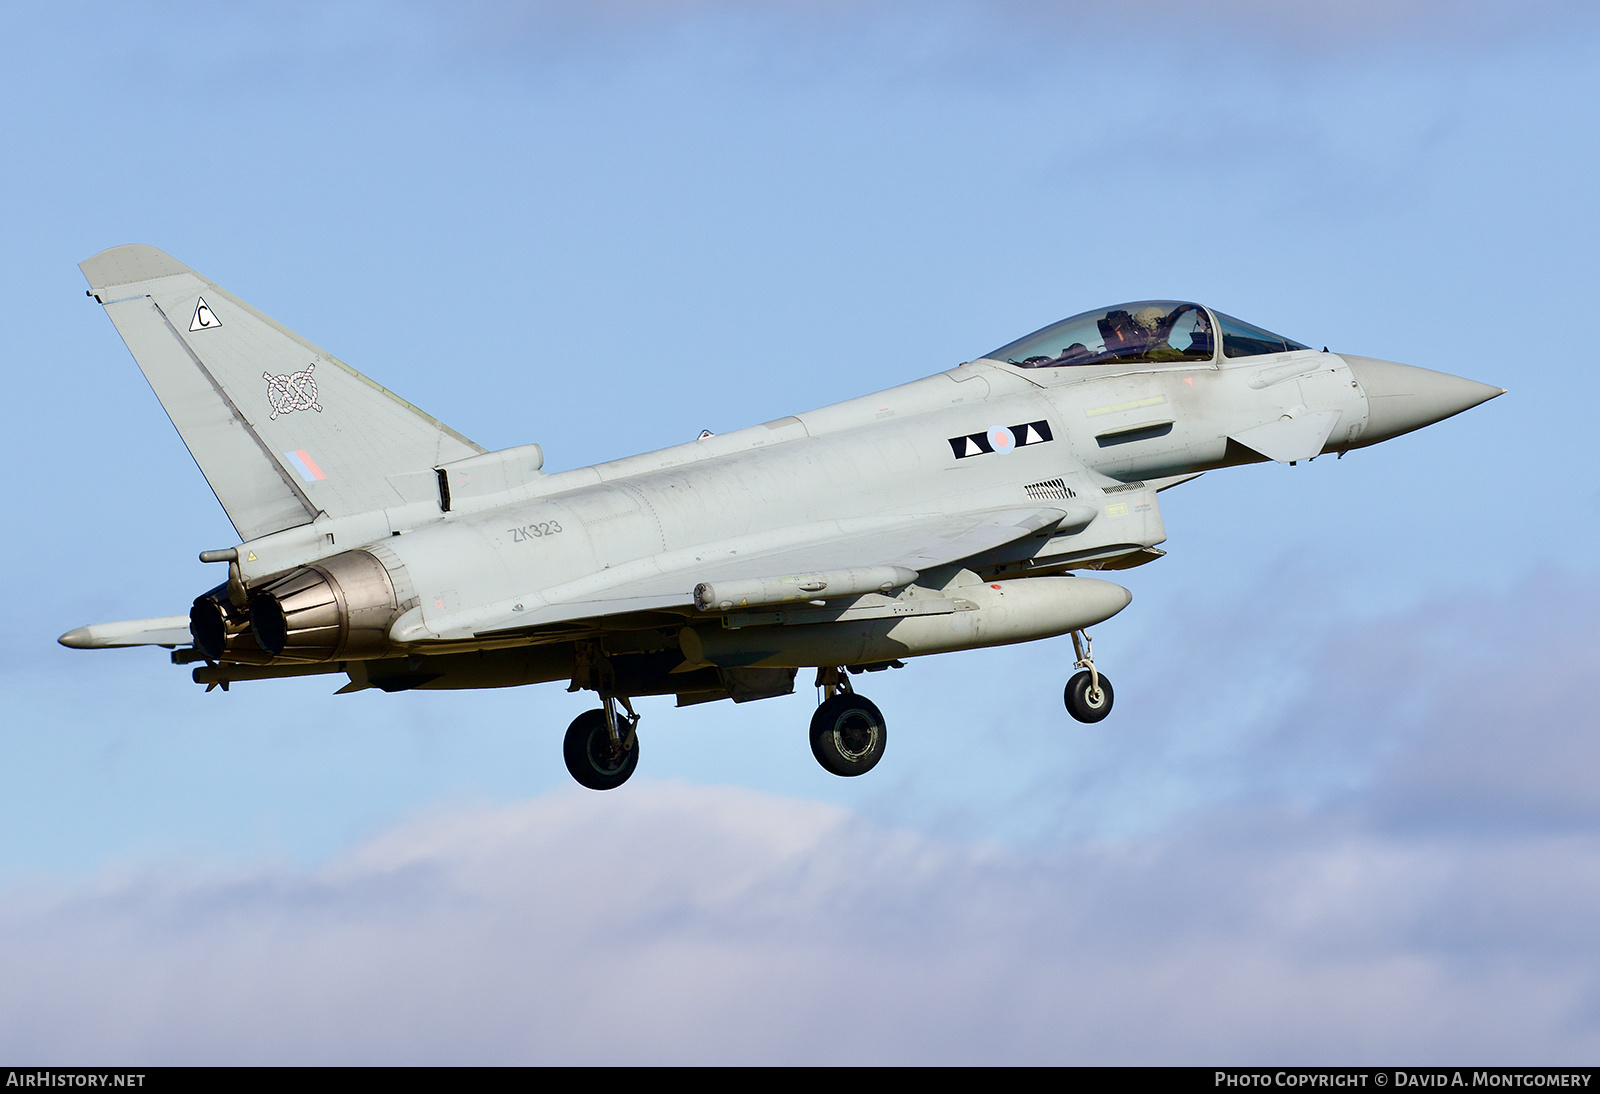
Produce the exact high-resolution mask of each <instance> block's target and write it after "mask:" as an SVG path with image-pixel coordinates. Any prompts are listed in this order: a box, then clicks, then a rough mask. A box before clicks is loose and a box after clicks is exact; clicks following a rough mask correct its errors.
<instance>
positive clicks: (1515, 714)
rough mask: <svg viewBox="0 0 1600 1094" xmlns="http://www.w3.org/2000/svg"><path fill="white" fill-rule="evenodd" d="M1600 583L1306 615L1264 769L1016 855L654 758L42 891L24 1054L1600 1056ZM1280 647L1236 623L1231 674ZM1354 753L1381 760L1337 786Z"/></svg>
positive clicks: (1220, 761) (1086, 778)
mask: <svg viewBox="0 0 1600 1094" xmlns="http://www.w3.org/2000/svg"><path fill="white" fill-rule="evenodd" d="M1597 604H1600V592H1597V590H1596V589H1595V588H1594V587H1593V586H1592V584H1586V583H1583V582H1579V581H1576V580H1573V579H1571V578H1566V577H1562V576H1561V575H1548V574H1547V575H1543V576H1542V577H1539V578H1535V579H1531V580H1529V581H1527V582H1525V583H1522V584H1521V585H1519V586H1516V587H1513V588H1512V589H1511V590H1510V591H1509V592H1508V593H1507V594H1506V595H1504V596H1500V597H1486V596H1457V597H1454V598H1450V599H1448V600H1439V601H1434V602H1429V603H1427V604H1424V605H1422V606H1421V607H1419V608H1417V609H1415V610H1413V611H1409V612H1406V613H1403V614H1400V615H1397V616H1395V617H1392V618H1388V619H1379V620H1376V621H1368V622H1366V623H1362V624H1357V623H1354V622H1351V621H1349V620H1345V621H1343V622H1339V621H1337V620H1334V621H1330V622H1328V623H1325V624H1323V625H1321V626H1319V627H1318V628H1316V630H1315V631H1314V632H1307V633H1305V634H1303V635H1302V636H1301V638H1302V641H1301V642H1300V643H1299V645H1298V646H1297V647H1296V648H1297V649H1298V650H1300V651H1301V652H1300V654H1299V657H1300V660H1298V661H1297V660H1296V658H1295V657H1294V656H1288V657H1284V656H1280V657H1279V658H1278V659H1277V660H1275V661H1271V662H1270V663H1269V667H1270V668H1271V669H1272V671H1276V672H1284V671H1290V672H1291V675H1293V677H1294V679H1295V680H1297V681H1298V682H1297V683H1296V684H1295V685H1294V686H1292V687H1290V688H1288V689H1286V690H1285V691H1284V693H1283V694H1282V695H1281V696H1279V697H1277V698H1276V699H1275V700H1274V702H1273V703H1270V704H1268V705H1267V706H1266V707H1264V708H1263V710H1262V711H1260V712H1257V713H1256V714H1255V715H1253V717H1254V719H1255V723H1254V724H1253V725H1247V726H1242V727H1240V729H1239V732H1238V733H1237V734H1236V735H1234V736H1232V737H1226V736H1224V737H1217V738H1213V739H1212V740H1211V741H1210V742H1209V744H1208V745H1207V746H1206V747H1207V748H1209V749H1210V751H1209V752H1207V751H1205V749H1202V750H1201V751H1199V752H1193V753H1190V754H1189V755H1190V756H1191V759H1192V760H1193V761H1194V762H1195V763H1197V764H1198V765H1200V771H1201V775H1200V777H1201V778H1204V777H1206V773H1207V772H1210V773H1223V772H1227V771H1230V770H1231V772H1232V777H1233V778H1234V780H1235V781H1234V783H1233V784H1232V785H1230V786H1228V787H1226V788H1224V789H1223V790H1222V791H1220V792H1218V793H1214V794H1212V795H1211V796H1209V797H1206V796H1203V795H1200V796H1194V797H1191V798H1190V800H1189V804H1188V805H1186V806H1185V807H1183V808H1180V809H1177V810H1175V811H1173V812H1171V813H1169V814H1168V815H1167V818H1166V821H1165V823H1164V825H1162V826H1160V827H1159V830H1154V831H1151V830H1144V831H1143V832H1142V834H1138V835H1128V836H1123V837H1121V838H1109V837H1107V836H1105V835H1104V834H1100V835H1095V834H1093V833H1092V832H1089V834H1087V835H1085V834H1083V833H1084V832H1085V831H1087V830H1085V829H1078V832H1079V834H1078V835H1074V836H1070V837H1065V838H1062V839H1059V840H1057V841H1055V842H1054V843H1053V844H1052V843H1051V842H1050V841H1040V842H1039V843H1037V844H1035V845H1034V847H1035V849H1032V850H1028V851H1019V850H1016V849H1009V848H1005V847H1002V846H1000V845H997V844H988V843H982V842H978V841H972V840H962V839H958V838H952V837H950V836H949V835H948V829H946V832H947V835H946V836H944V837H934V836H929V835H925V834H917V833H912V832H908V831H905V830H898V829H895V828H893V827H891V826H889V825H888V824H886V823H875V822H873V821H871V820H869V819H867V818H866V817H865V816H863V815H862V814H860V813H858V812H854V811H852V810H848V809H844V808H840V807H836V806H828V805H821V804H818V803H815V802H806V801H799V800H794V799H792V798H785V797H781V796H778V795H774V794H765V793H758V792H754V791H749V790H736V789H729V788H719V787H707V786H692V785H687V784H683V783H675V782H661V781H656V782H651V781H647V780H645V779H643V777H641V779H640V780H639V781H637V782H636V783H634V784H630V785H629V786H628V787H625V788H623V789H622V790H620V791H617V792H613V793H609V794H589V793H584V792H581V791H577V790H567V791H560V792H556V793H553V794H548V795H545V796H542V797H539V798H536V799H534V800H531V801H525V802H521V803H518V804H513V805H509V806H503V807H481V808H454V809H447V810H439V811H436V812H433V813H429V814H426V815H422V816H418V817H415V818H413V819H411V820H410V821H408V822H406V823H404V824H402V825H399V826H397V827H393V828H391V829H390V830H388V831H385V832H383V833H381V834H379V835H377V836H375V837H373V838H371V839H369V840H367V841H365V842H363V843H361V844H359V845H358V846H356V847H354V848H352V849H351V850H349V851H347V852H346V853H344V854H343V855H342V856H340V857H338V858H337V859H335V860H334V861H332V862H330V863H328V864H326V865H324V866H322V867H320V868H316V869H300V868H294V867H288V866H269V867H260V868H256V869H246V870H239V869H232V868H228V869H223V868H210V867H203V866H188V867H144V868H139V869H130V870H125V871H123V872H121V873H109V874H106V875H104V876H102V877H101V878H100V879H98V880H96V881H94V882H93V883H88V884H65V883H56V884H54V885H53V886H52V885H50V884H43V883H41V887H36V888H33V889H27V888H23V887H21V886H20V885H18V884H14V885H13V886H12V887H11V888H10V890H9V891H8V892H7V893H6V894H5V895H4V897H3V899H0V1054H5V1055H8V1056H10V1057H11V1058H26V1059H29V1060H39V1061H51V1062H79V1063H82V1062H97V1061H107V1062H109V1061H136V1062H150V1063H179V1062H264V1063H265V1062H274V1063H276V1062H285V1063H286V1062H297V1063H356V1062H386V1063H451V1062H481V1063H490V1062H500V1063H514V1062H683V1063H687V1062H716V1063H736V1062H833V1063H870V1062H879V1063H898V1062H924V1063H985V1062H1101V1063H1106V1062H1112V1063H1115V1062H1165V1063H1191V1064H1204V1063H1215V1062H1219V1061H1227V1062H1253V1061H1260V1062H1271V1061H1282V1060H1286V1059H1292V1060H1295V1061H1303V1062H1308V1063H1310V1062H1322V1063H1332V1062H1341V1063H1358V1062H1367V1063H1378V1062H1385V1061H1387V1062H1393V1061H1396V1060H1404V1061H1408V1062H1441V1063H1444V1062H1452V1061H1454V1062H1459V1061H1462V1060H1470V1061H1473V1062H1497V1063H1511V1062H1542V1063H1556V1062H1578V1061H1582V1060H1585V1059H1592V1058H1593V1056H1594V1053H1595V1052H1596V1051H1597V1050H1600V1023H1597V1020H1596V1019H1597V1018H1600V1013H1597V1011H1600V961H1597V957H1600V943H1597V942H1596V941H1595V938H1594V936H1593V931H1592V924H1593V921H1594V918H1595V913H1596V910H1597V907H1600V816H1597V815H1596V811H1595V810H1594V808H1593V804H1592V792H1591V789H1590V788H1592V786H1593V785H1594V775H1595V773H1596V771H1597V770H1600V746H1597V745H1596V744H1595V741H1596V740H1600V734H1597V733H1596V729H1597V728H1600V726H1597V721H1596V719H1597V716H1596V713H1595V710H1594V705H1593V702H1592V699H1591V696H1592V695H1593V693H1594V685H1595V683H1596V680H1595V675H1596V670H1595V667H1594V666H1595V665H1596V664H1600V637H1597V636H1596V635H1595V634H1594V632H1593V628H1592V626H1590V625H1589V623H1588V620H1590V619H1592V618H1593V614H1594V609H1595V607H1596V605H1597ZM1530 613H1531V614H1530ZM1226 622H1227V621H1226V620H1219V619H1215V618H1213V619H1212V620H1210V623H1211V624H1212V625H1213V626H1215V625H1218V624H1223V625H1225V624H1226ZM1519 624H1520V625H1521V626H1522V629H1521V630H1520V631H1519V630H1518V629H1517V627H1518V625H1519ZM1495 635H1520V638H1521V641H1520V642H1513V643H1509V644H1507V645H1505V646H1504V647H1492V646H1489V645H1488V644H1487V642H1486V641H1485V638H1486V636H1495ZM1281 638H1282V635H1281V632H1279V631H1270V630H1269V631H1267V632H1263V633H1262V634H1258V635H1254V636H1251V635H1249V634H1247V633H1243V632H1242V631H1237V630H1236V631H1235V632H1234V633H1233V639H1234V642H1233V645H1234V647H1235V650H1234V652H1233V653H1232V654H1231V655H1230V656H1231V657H1232V658H1233V660H1232V661H1231V662H1228V664H1231V665H1232V666H1233V667H1234V668H1238V667H1239V666H1242V665H1244V664H1246V663H1247V662H1249V661H1250V660H1251V659H1252V658H1255V657H1257V656H1258V654H1259V653H1260V651H1261V649H1262V648H1264V646H1266V645H1271V644H1272V643H1274V642H1278V643H1280V644H1281ZM1171 640H1172V641H1173V642H1175V643H1177V644H1178V645H1179V646H1181V645H1182V643H1183V642H1184V641H1185V638H1184V636H1183V635H1182V634H1181V633H1175V634H1174V635H1173V636H1172V638H1171ZM1150 652H1151V654H1152V655H1153V656H1155V657H1156V658H1157V660H1158V662H1159V663H1162V664H1172V663H1174V662H1173V657H1172V656H1169V655H1167V654H1163V653H1162V651H1160V650H1155V651H1150ZM1296 666H1298V668H1296ZM1182 686H1183V687H1184V688H1185V691H1186V693H1187V698H1188V699H1192V700H1196V701H1198V702H1200V703H1201V704H1202V705H1203V704H1206V703H1215V702H1222V701H1224V700H1225V698H1226V690H1227V689H1226V687H1225V686H1222V687H1221V689H1220V690H1219V691H1218V692H1217V693H1216V694H1215V695H1211V694H1206V693H1205V692H1204V687H1205V684H1204V677H1203V676H1197V677H1196V678H1195V679H1194V680H1191V681H1189V682H1188V683H1187V684H1184V685H1182ZM1202 713H1203V712H1202ZM1156 714H1157V718H1156V721H1158V722H1159V721H1160V720H1161V718H1160V715H1159V711H1157V712H1156ZM1174 717H1175V716H1174ZM1175 721H1177V722H1182V721H1183V720H1182V719H1181V718H1175ZM1187 724H1189V725H1191V726H1192V725H1194V723H1193V721H1192V720H1191V721H1190V722H1188V723H1187ZM1125 730H1126V735H1127V737H1128V738H1130V739H1133V740H1131V741H1129V742H1125V744H1124V748H1125V751H1124V752H1123V757H1124V759H1123V760H1122V761H1118V762H1113V760H1114V758H1111V759H1105V760H1103V763H1104V764H1106V765H1107V766H1104V767H1103V768H1102V769H1100V770H1099V775H1098V777H1099V778H1101V779H1103V780H1111V781H1112V782H1113V783H1115V780H1116V779H1118V778H1122V779H1124V780H1127V779H1128V773H1127V772H1126V771H1122V770H1119V766H1121V767H1126V766H1129V765H1130V764H1133V763H1137V764H1140V765H1156V766H1159V765H1161V764H1171V763H1173V762H1174V759H1173V756H1172V755H1166V756H1163V752H1164V750H1169V749H1171V748H1173V747H1175V746H1176V744H1177V742H1175V741H1174V740H1170V739H1168V738H1166V737H1164V736H1163V734H1162V732H1161V731H1160V727H1159V726H1157V725H1155V724H1153V723H1152V724H1149V725H1145V726H1143V727H1142V728H1141V727H1140V726H1139V725H1138V724H1137V723H1136V724H1135V725H1132V726H1129V727H1125ZM1140 737H1142V738H1143V743H1142V744H1139V742H1138V740H1137V738H1140ZM1135 745H1137V747H1135ZM1129 757H1132V759H1129ZM1330 757H1331V758H1332V759H1333V761H1335V762H1337V763H1338V764H1340V765H1343V767H1344V768H1347V769H1348V772H1349V773H1350V774H1349V776H1348V777H1343V778H1340V779H1335V780H1331V781H1328V780H1319V778H1318V775H1319V769H1320V767H1321V766H1322V765H1324V764H1325V763H1327V762H1329V758H1330ZM1095 777H1096V776H1095V771H1093V770H1082V771H1078V772H1077V773H1076V774H1075V776H1073V778H1069V779H1063V781H1062V783H1061V785H1062V786H1063V788H1064V792H1067V793H1072V792H1076V790H1077V789H1078V788H1079V787H1089V785H1090V784H1091V783H1092V782H1093V781H1094V778H1095ZM1074 779H1075V780H1076V782H1074V781H1073V780H1074ZM1129 785H1130V786H1131V785H1132V784H1131V782H1130V783H1129ZM1040 792H1042V791H1041V790H1040V789H1039V788H1035V789H1034V790H1033V791H1030V793H1035V794H1036V793H1040ZM1113 796H1114V795H1113Z"/></svg>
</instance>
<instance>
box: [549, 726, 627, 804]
mask: <svg viewBox="0 0 1600 1094" xmlns="http://www.w3.org/2000/svg"><path fill="white" fill-rule="evenodd" d="M619 728H622V730H623V733H622V736H623V739H624V740H626V739H627V736H628V734H627V729H626V727H619ZM561 753H562V756H563V758H565V759H566V761H567V770H568V771H569V772H571V773H572V777H573V778H574V779H577V780H578V783H579V785H580V786H587V787H588V788H589V789H590V790H615V789H616V788H617V787H619V786H621V785H622V784H623V783H625V782H627V781H628V776H629V775H632V774H633V769H634V768H635V767H638V766H639V739H638V737H635V738H634V739H633V745H632V746H631V747H630V748H629V749H628V750H627V751H625V752H624V753H623V754H622V755H621V756H620V757H618V756H614V755H613V754H612V752H611V733H610V731H608V730H607V729H606V712H605V711H603V710H586V711H584V712H583V713H582V714H580V715H578V716H577V717H576V718H574V719H573V720H572V724H571V725H570V726H568V727H567V738H566V740H565V741H563V742H562V745H561Z"/></svg>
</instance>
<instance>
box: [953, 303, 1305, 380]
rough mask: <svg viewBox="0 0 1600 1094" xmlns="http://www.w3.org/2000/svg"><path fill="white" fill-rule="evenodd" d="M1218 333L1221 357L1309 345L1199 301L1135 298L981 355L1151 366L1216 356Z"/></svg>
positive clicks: (1019, 362)
mask: <svg viewBox="0 0 1600 1094" xmlns="http://www.w3.org/2000/svg"><path fill="white" fill-rule="evenodd" d="M1213 317H1214V321H1213ZM1217 332H1220V333H1221V335H1222V353H1223V356H1225V357H1258V356H1260V355H1261V354H1264V353H1284V352H1286V351H1288V350H1294V349H1307V348H1308V347H1306V346H1302V345H1301V344H1300V343H1299V342H1291V341H1290V340H1289V339H1287V338H1284V337H1282V336H1281V335H1277V334H1273V333H1272V332H1271V331H1267V330H1262V329H1261V328H1260V327H1254V326H1251V325H1250V324H1249V323H1245V322H1241V321H1240V320H1238V319H1235V318H1234V317H1233V316H1231V315H1224V314H1223V313H1221V312H1208V311H1207V310H1206V309H1205V308H1202V307H1201V306H1200V305H1199V304H1190V303H1186V302H1184V301H1181V300H1138V301H1135V302H1133V303H1131V304H1118V305H1117V306H1115V307H1112V308H1104V309H1102V310H1100V311H1086V312H1084V313H1083V314H1082V315H1074V316H1073V317H1072V318H1071V319H1063V320H1062V321H1061V322H1059V323H1052V324H1051V325H1050V326H1048V327H1045V328H1044V329H1043V330H1037V331H1034V332H1033V333H1032V334H1030V335H1028V336H1027V337H1026V338H1019V339H1017V340H1016V341H1015V342H1012V343H1010V344H1009V345H1005V346H1001V347H1000V348H999V349H997V350H994V351H992V352H990V353H986V354H984V357H985V358H987V359H989V360H991V361H1006V362H1009V363H1010V364H1013V365H1016V366H1017V367H1018V368H1056V367H1059V366H1062V365H1101V364H1109V363H1112V362H1123V361H1126V362H1149V363H1153V364H1166V363H1169V362H1180V361H1210V360H1212V359H1213V358H1214V357H1215V356H1216V337H1215V335H1216V333H1217Z"/></svg>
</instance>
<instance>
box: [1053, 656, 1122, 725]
mask: <svg viewBox="0 0 1600 1094" xmlns="http://www.w3.org/2000/svg"><path fill="white" fill-rule="evenodd" d="M1092 683H1093V678H1092V677H1090V675H1089V670H1088V669H1084V670H1083V671H1082V672H1080V673H1078V674H1077V675H1075V676H1073V678H1072V679H1071V680H1068V681H1067V689H1066V691H1065V692H1063V693H1062V696H1061V698H1062V699H1063V700H1064V701H1065V702H1066V704H1067V713H1068V714H1070V715H1072V716H1073V717H1074V718H1076V719H1078V721H1080V722H1098V721H1099V720H1100V719H1102V718H1104V717H1105V716H1106V715H1107V714H1110V713H1111V700H1112V697H1113V693H1112V690H1111V681H1110V680H1107V679H1106V674H1105V673H1103V672H1102V673H1101V674H1100V693H1099V694H1098V695H1096V694H1094V689H1093V688H1092V687H1091V685H1092Z"/></svg>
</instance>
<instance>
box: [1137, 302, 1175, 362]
mask: <svg viewBox="0 0 1600 1094" xmlns="http://www.w3.org/2000/svg"><path fill="white" fill-rule="evenodd" d="M1182 310H1183V309H1182V308H1179V309H1176V311H1174V313H1173V315H1172V317H1171V320H1176V319H1177V318H1178V313H1180V312H1182ZM1131 318H1132V319H1133V325H1134V327H1136V328H1137V329H1138V331H1139V333H1140V334H1142V335H1143V336H1144V338H1145V339H1146V341H1145V346H1144V350H1143V352H1141V353H1140V356H1141V357H1144V358H1146V359H1147V360H1151V361H1181V360H1183V359H1184V358H1185V357H1186V356H1187V354H1185V353H1183V352H1182V351H1180V350H1175V349H1173V348H1172V347H1171V346H1170V345H1168V344H1167V335H1168V334H1170V333H1171V332H1172V321H1171V320H1169V319H1168V316H1167V313H1166V312H1164V311H1162V310H1161V309H1160V308H1157V307H1153V306H1152V307H1148V308H1140V309H1139V310H1138V311H1136V312H1134V313H1133V315H1132V317H1131Z"/></svg>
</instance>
